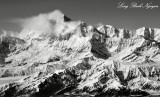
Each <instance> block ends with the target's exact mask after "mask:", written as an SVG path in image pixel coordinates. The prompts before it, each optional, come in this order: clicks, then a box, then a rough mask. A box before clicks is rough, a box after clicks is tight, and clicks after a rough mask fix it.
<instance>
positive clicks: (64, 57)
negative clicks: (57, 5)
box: [0, 10, 160, 97]
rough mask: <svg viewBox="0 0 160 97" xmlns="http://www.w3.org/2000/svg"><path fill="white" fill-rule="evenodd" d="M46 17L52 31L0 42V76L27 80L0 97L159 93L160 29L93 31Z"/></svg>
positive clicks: (2, 90) (58, 16) (2, 89)
mask: <svg viewBox="0 0 160 97" xmlns="http://www.w3.org/2000/svg"><path fill="white" fill-rule="evenodd" d="M42 16H43V15H42ZM44 16H45V17H46V18H47V20H49V23H51V25H52V29H51V30H42V31H39V29H38V30H36V29H33V30H30V31H29V30H27V29H24V30H23V31H22V32H21V33H20V34H19V35H18V37H19V38H17V37H10V36H3V37H2V38H1V44H0V49H1V52H0V55H1V60H0V62H1V64H2V66H1V68H0V76H1V77H9V76H27V77H25V78H23V79H21V80H18V81H15V82H11V83H7V84H4V85H1V86H0V96H1V97H15V96H16V97H17V96H30V97H34V96H35V97H44V96H54V95H65V94H66V93H67V94H69V95H75V94H81V95H83V96H85V95H95V96H97V97H101V96H106V95H108V96H113V95H115V96H118V95H119V96H129V95H143V96H145V95H149V93H159V92H158V91H159V90H160V88H159V87H160V82H159V80H160V78H159V73H160V66H159V58H160V50H159V47H160V44H159V37H160V35H159V34H158V33H159V31H160V30H159V29H151V28H140V29H138V30H136V33H133V32H132V31H129V30H126V29H117V28H115V27H112V26H109V25H105V26H101V27H98V28H95V27H93V26H91V25H87V24H86V23H84V22H81V21H72V20H71V19H70V18H68V17H66V16H65V15H64V14H63V13H62V12H60V11H57V10H56V11H54V12H53V13H49V14H45V15H44ZM27 31H29V32H27ZM2 51H3V52H2Z"/></svg>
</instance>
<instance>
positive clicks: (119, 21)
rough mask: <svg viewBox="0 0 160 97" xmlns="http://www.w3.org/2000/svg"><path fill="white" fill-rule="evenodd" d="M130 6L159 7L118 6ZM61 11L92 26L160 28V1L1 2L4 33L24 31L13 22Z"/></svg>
mask: <svg viewBox="0 0 160 97" xmlns="http://www.w3.org/2000/svg"><path fill="white" fill-rule="evenodd" d="M120 2H124V3H126V4H127V5H130V4H131V3H132V2H137V3H138V4H141V3H144V4H146V3H150V2H152V5H158V6H159V7H158V8H155V9H145V8H128V9H126V10H125V9H123V8H117V6H118V3H120ZM55 9H59V10H61V11H62V12H63V13H64V14H65V15H66V16H68V17H70V18H71V19H73V20H82V21H84V22H86V23H88V24H91V25H96V24H98V23H103V24H109V25H113V26H115V27H117V28H127V29H131V30H133V29H138V28H140V27H143V26H146V27H153V28H155V27H156V28H160V0H0V30H2V29H5V30H13V31H20V27H19V26H18V25H17V24H15V23H13V22H11V21H12V20H14V19H17V18H27V17H31V16H35V15H38V14H39V13H47V12H51V11H53V10H55Z"/></svg>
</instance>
